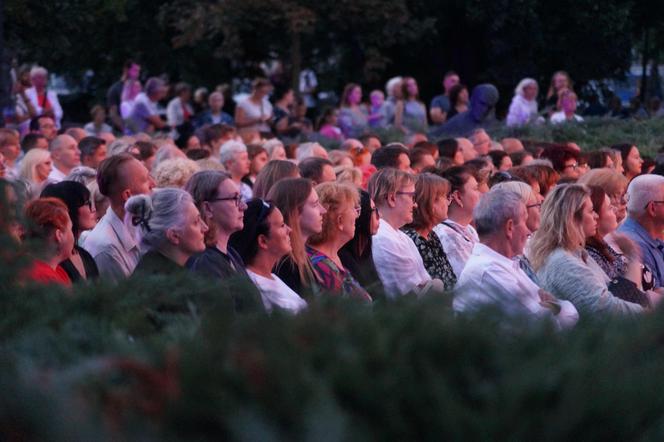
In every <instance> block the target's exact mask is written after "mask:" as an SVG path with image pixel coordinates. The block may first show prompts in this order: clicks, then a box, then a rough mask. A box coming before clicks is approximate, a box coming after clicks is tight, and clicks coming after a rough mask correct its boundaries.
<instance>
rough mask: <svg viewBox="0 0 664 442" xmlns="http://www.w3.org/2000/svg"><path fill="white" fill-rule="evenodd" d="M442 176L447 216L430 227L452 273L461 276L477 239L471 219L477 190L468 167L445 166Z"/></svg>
mask: <svg viewBox="0 0 664 442" xmlns="http://www.w3.org/2000/svg"><path fill="white" fill-rule="evenodd" d="M443 177H444V178H445V179H447V180H448V181H449V182H450V185H451V189H450V197H451V199H450V206H449V208H448V209H447V219H446V220H445V221H443V222H442V223H440V224H438V225H437V226H436V227H434V229H433V231H434V232H436V234H437V235H438V237H439V238H440V242H441V244H442V245H443V249H444V250H445V253H447V257H448V259H449V260H450V264H452V269H453V270H454V274H455V275H457V276H458V275H461V271H462V270H463V267H464V266H465V265H466V261H468V259H469V258H470V255H471V254H472V252H473V247H474V246H475V244H476V243H478V242H479V240H480V239H479V237H478V236H477V232H476V231H475V228H473V226H471V225H470V223H471V222H472V221H473V210H474V209H475V206H476V205H477V203H478V202H479V200H480V196H481V193H480V189H479V184H478V182H477V179H476V178H475V176H474V174H473V173H472V170H471V169H470V168H468V167H466V166H457V167H451V168H449V169H447V170H446V171H445V172H444V173H443Z"/></svg>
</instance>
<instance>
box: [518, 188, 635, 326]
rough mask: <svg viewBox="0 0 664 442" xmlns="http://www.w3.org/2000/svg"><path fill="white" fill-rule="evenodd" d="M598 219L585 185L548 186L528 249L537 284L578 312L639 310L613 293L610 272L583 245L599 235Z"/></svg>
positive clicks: (597, 312)
mask: <svg viewBox="0 0 664 442" xmlns="http://www.w3.org/2000/svg"><path fill="white" fill-rule="evenodd" d="M597 220H598V215H597V213H596V212H595V211H594V209H593V203H592V201H591V199H590V191H589V189H588V187H586V186H584V185H580V184H561V185H558V186H556V187H555V188H553V190H551V192H550V193H549V195H547V197H546V199H545V200H544V204H543V205H542V224H541V226H540V229H539V230H538V231H537V232H535V234H534V235H533V238H532V241H531V243H530V250H529V253H528V258H529V259H530V261H531V263H532V265H533V268H534V269H535V271H536V272H537V277H538V278H539V281H540V284H541V287H542V288H543V289H544V290H546V291H548V292H550V293H551V294H553V295H554V296H556V297H558V298H560V299H566V300H568V301H570V302H571V303H572V304H574V307H576V309H577V310H578V311H579V313H580V315H581V316H584V315H588V316H592V315H607V314H611V315H633V314H636V313H641V312H643V307H641V306H640V305H639V304H635V303H632V302H628V301H624V300H622V299H619V298H617V297H615V296H613V295H612V294H611V292H610V291H609V289H608V283H609V278H608V276H606V274H605V273H604V271H602V269H601V268H600V267H599V265H598V264H597V263H596V262H595V261H594V260H593V259H592V258H591V257H590V256H589V255H588V253H587V252H586V251H585V249H584V245H585V243H586V237H588V236H593V235H595V234H596V233H597V227H598V223H597Z"/></svg>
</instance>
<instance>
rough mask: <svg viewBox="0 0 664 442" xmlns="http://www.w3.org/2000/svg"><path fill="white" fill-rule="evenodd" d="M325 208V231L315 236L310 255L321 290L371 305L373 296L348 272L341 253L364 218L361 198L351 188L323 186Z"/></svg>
mask: <svg viewBox="0 0 664 442" xmlns="http://www.w3.org/2000/svg"><path fill="white" fill-rule="evenodd" d="M316 193H317V194H318V198H319V199H320V204H321V205H322V206H323V207H324V208H325V210H326V212H325V214H323V228H322V230H321V232H320V233H318V234H315V235H312V236H311V237H310V238H309V241H308V245H307V255H308V256H309V260H310V261H311V265H312V267H313V269H314V271H315V272H316V277H317V279H318V281H319V284H320V288H321V289H322V290H323V291H324V292H327V293H331V294H333V295H340V296H344V297H352V298H356V299H361V300H364V301H369V302H370V301H371V296H369V294H368V293H367V292H366V290H364V288H362V286H360V284H359V283H358V282H357V281H356V280H355V278H353V275H351V274H350V272H349V271H347V270H346V269H345V268H344V265H343V264H342V262H341V258H339V250H340V249H341V248H342V247H343V246H344V245H345V244H346V243H347V242H348V241H350V240H351V239H353V236H355V220H356V219H357V218H358V217H359V216H360V210H361V207H360V195H359V193H358V192H357V189H356V188H355V187H353V186H352V185H351V184H340V183H323V184H319V185H318V186H316Z"/></svg>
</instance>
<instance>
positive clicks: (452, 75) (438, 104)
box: [429, 71, 460, 126]
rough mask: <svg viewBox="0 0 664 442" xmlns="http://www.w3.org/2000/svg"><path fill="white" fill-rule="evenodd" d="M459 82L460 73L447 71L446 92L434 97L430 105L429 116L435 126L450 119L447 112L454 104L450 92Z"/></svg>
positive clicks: (445, 78) (444, 82)
mask: <svg viewBox="0 0 664 442" xmlns="http://www.w3.org/2000/svg"><path fill="white" fill-rule="evenodd" d="M459 82H460V80H459V75H458V74H457V73H456V72H454V71H449V72H447V73H446V74H445V76H444V77H443V88H444V91H445V92H444V93H443V94H441V95H436V96H435V97H433V99H432V100H431V106H429V117H430V118H431V123H432V124H433V125H434V126H439V125H442V124H444V123H445V122H446V121H447V120H448V119H449V117H448V115H447V113H448V112H449V111H450V110H451V108H452V105H451V104H450V92H451V91H452V88H453V87H454V86H456V85H457V84H459Z"/></svg>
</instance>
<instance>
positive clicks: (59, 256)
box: [22, 198, 74, 286]
mask: <svg viewBox="0 0 664 442" xmlns="http://www.w3.org/2000/svg"><path fill="white" fill-rule="evenodd" d="M25 219H26V226H25V240H26V242H27V244H28V247H30V256H31V257H32V258H33V261H32V264H31V265H30V267H29V268H28V269H27V271H25V273H24V275H23V278H22V279H23V280H24V281H28V282H36V283H39V284H59V285H64V286H71V280H70V279H69V276H67V273H66V272H65V271H64V269H62V267H60V265H59V264H60V263H61V262H62V261H64V260H67V259H70V258H71V254H72V250H73V249H74V233H73V231H72V222H71V219H70V218H69V212H68V210H67V206H66V205H65V204H64V203H63V202H62V201H60V200H59V199H57V198H39V199H37V200H34V201H31V202H30V203H28V205H27V206H26V207H25Z"/></svg>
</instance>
